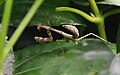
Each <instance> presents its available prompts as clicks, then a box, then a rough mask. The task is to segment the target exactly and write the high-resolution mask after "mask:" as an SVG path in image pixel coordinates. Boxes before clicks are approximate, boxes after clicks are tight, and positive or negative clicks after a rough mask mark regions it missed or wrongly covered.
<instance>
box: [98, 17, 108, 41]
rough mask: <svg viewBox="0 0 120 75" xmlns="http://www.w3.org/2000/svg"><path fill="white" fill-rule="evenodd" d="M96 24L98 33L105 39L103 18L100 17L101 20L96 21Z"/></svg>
mask: <svg viewBox="0 0 120 75" xmlns="http://www.w3.org/2000/svg"><path fill="white" fill-rule="evenodd" d="M96 25H97V27H98V32H99V35H100V36H101V37H102V38H103V39H105V40H107V37H106V33H105V26H104V19H102V18H101V21H100V22H99V23H97V24H96Z"/></svg>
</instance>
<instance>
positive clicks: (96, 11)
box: [88, 0, 101, 17]
mask: <svg viewBox="0 0 120 75" xmlns="http://www.w3.org/2000/svg"><path fill="white" fill-rule="evenodd" d="M88 1H89V4H90V7H91V9H92V11H93V13H94V15H95V16H96V17H99V16H101V13H100V11H99V9H98V7H97V5H96V3H95V0H88Z"/></svg>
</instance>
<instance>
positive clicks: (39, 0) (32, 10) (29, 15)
mask: <svg viewBox="0 0 120 75" xmlns="http://www.w3.org/2000/svg"><path fill="white" fill-rule="evenodd" d="M7 1H10V0H7ZM43 1H44V0H35V3H34V4H33V5H32V7H31V8H30V10H29V12H28V13H27V14H26V16H25V17H24V18H23V20H22V21H21V23H20V24H19V26H18V28H17V29H16V31H15V32H14V34H13V35H12V37H11V38H10V40H9V42H8V43H7V45H6V46H5V47H4V49H3V53H2V55H0V70H2V66H3V63H4V61H5V58H6V57H7V55H8V53H9V51H10V49H11V48H12V47H13V46H14V44H15V43H16V41H17V40H18V38H19V37H20V35H21V34H22V32H23V30H24V29H25V27H26V26H27V25H28V23H29V22H30V20H31V19H32V17H33V16H34V14H35V12H36V11H37V9H38V8H39V6H40V5H41V4H42V2H43ZM1 75H2V74H1Z"/></svg>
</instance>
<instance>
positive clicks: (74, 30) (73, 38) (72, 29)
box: [34, 25, 79, 44]
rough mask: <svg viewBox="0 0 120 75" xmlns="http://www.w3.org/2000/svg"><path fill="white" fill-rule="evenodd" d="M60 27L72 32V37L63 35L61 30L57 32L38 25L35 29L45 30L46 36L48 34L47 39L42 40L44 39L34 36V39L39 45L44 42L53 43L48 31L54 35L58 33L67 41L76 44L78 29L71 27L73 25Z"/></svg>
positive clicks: (48, 27)
mask: <svg viewBox="0 0 120 75" xmlns="http://www.w3.org/2000/svg"><path fill="white" fill-rule="evenodd" d="M62 27H64V28H66V29H67V30H69V31H70V32H72V33H73V34H74V35H71V34H68V33H65V32H63V31H61V30H57V29H54V28H52V27H50V26H45V25H38V26H37V29H38V30H40V29H41V28H44V29H46V30H47V34H48V36H49V37H48V38H44V37H38V36H35V37H34V39H35V40H36V41H37V42H39V43H44V42H51V41H53V37H52V34H51V32H50V31H54V32H56V33H59V34H61V35H62V36H63V37H65V38H66V39H67V40H72V41H73V42H75V43H76V44H77V40H76V39H77V38H78V37H79V31H78V29H77V28H76V27H75V26H73V25H62Z"/></svg>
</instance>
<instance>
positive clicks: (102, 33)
mask: <svg viewBox="0 0 120 75" xmlns="http://www.w3.org/2000/svg"><path fill="white" fill-rule="evenodd" d="M88 1H89V4H90V6H91V9H92V12H93V13H94V15H95V16H96V18H98V22H97V23H95V24H96V25H97V27H98V31H99V35H100V36H101V37H102V38H103V39H105V40H107V37H106V32H105V25H104V17H103V15H102V14H101V13H100V11H99V9H98V7H97V5H96V2H95V0H88Z"/></svg>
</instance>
